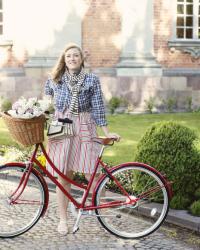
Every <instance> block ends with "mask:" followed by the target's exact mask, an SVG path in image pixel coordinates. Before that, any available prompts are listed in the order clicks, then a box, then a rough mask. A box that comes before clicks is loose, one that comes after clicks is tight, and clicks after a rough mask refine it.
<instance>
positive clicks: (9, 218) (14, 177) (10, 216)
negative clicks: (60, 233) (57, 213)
mask: <svg viewBox="0 0 200 250" xmlns="http://www.w3.org/2000/svg"><path fill="white" fill-rule="evenodd" d="M24 171H25V167H23V166H1V167H0V238H11V237H15V236H18V235H20V234H23V233H25V232H26V231H28V230H29V229H30V228H31V227H33V226H34V225H35V223H36V222H37V221H38V220H39V218H40V216H41V214H42V211H43V208H44V204H45V192H44V187H43V184H42V182H41V180H40V179H39V177H38V176H37V175H36V174H35V173H34V172H31V173H30V176H29V179H28V182H27V185H26V187H25V189H24V191H23V193H22V194H21V195H20V197H19V198H18V199H17V200H16V202H14V203H13V204H12V203H11V199H12V194H13V193H14V192H15V191H16V189H17V187H18V185H19V183H20V180H21V178H22V176H23V174H24ZM22 186H23V185H22Z"/></svg>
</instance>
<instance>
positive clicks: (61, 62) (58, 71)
mask: <svg viewBox="0 0 200 250" xmlns="http://www.w3.org/2000/svg"><path fill="white" fill-rule="evenodd" d="M73 48H76V49H78V51H79V52H80V55H81V59H82V64H81V68H83V67H84V56H83V51H82V49H81V48H80V47H79V46H78V45H77V44H75V43H69V44H67V46H66V47H65V49H64V51H63V52H62V54H61V55H60V57H59V59H58V61H57V63H56V65H55V67H54V68H53V70H52V73H51V77H52V79H53V81H55V82H56V83H58V82H59V80H60V79H61V77H62V75H63V74H64V73H65V70H66V64H65V53H66V52H67V51H68V50H69V49H73Z"/></svg>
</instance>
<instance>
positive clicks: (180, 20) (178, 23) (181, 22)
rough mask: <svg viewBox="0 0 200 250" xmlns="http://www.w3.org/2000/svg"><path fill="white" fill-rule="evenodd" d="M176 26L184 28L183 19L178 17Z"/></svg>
mask: <svg viewBox="0 0 200 250" xmlns="http://www.w3.org/2000/svg"><path fill="white" fill-rule="evenodd" d="M176 24H177V26H184V17H178V18H177V22H176Z"/></svg>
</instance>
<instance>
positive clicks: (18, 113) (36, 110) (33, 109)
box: [2, 97, 51, 146]
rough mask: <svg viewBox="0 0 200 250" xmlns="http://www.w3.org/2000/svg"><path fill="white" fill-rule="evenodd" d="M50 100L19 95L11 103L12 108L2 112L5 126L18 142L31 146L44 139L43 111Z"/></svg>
mask: <svg viewBox="0 0 200 250" xmlns="http://www.w3.org/2000/svg"><path fill="white" fill-rule="evenodd" d="M50 103H51V101H50V100H49V99H43V100H38V99H37V98H29V99H25V98H24V97H21V98H20V99H19V100H18V101H17V102H15V103H14V104H13V105H12V109H11V110H8V111H7V112H4V113H2V118H3V120H4V122H5V123H6V125H7V128H8V130H9V132H10V134H11V136H12V137H13V139H15V140H16V141H17V142H18V143H20V144H22V145H23V146H31V145H34V144H36V143H40V142H42V141H43V140H44V124H45V117H44V115H43V114H44V113H45V111H47V110H48V108H49V106H50Z"/></svg>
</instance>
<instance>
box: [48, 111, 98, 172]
mask: <svg viewBox="0 0 200 250" xmlns="http://www.w3.org/2000/svg"><path fill="white" fill-rule="evenodd" d="M55 115H56V117H57V118H64V117H68V118H70V119H72V120H73V124H74V134H75V135H74V136H73V137H69V138H63V139H59V140H58V139H49V140H48V146H47V153H48V155H49V157H50V159H51V160H52V162H53V163H54V164H55V166H56V167H57V168H58V169H59V170H60V171H61V172H62V173H64V174H66V172H67V171H70V170H73V171H75V172H82V173H90V174H91V173H92V172H93V170H94V167H95V162H96V160H97V157H98V155H99V153H100V150H101V145H99V144H97V143H95V142H93V141H92V138H93V137H98V135H97V131H96V125H95V123H94V121H93V119H92V118H91V114H90V113H80V114H79V115H78V116H74V115H69V114H68V111H65V112H64V113H60V112H56V114H55ZM46 167H47V169H48V170H49V171H50V172H51V173H52V174H53V175H54V176H56V175H57V174H56V172H55V171H54V170H53V169H52V168H51V166H50V165H49V164H48V163H47V166H46Z"/></svg>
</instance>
